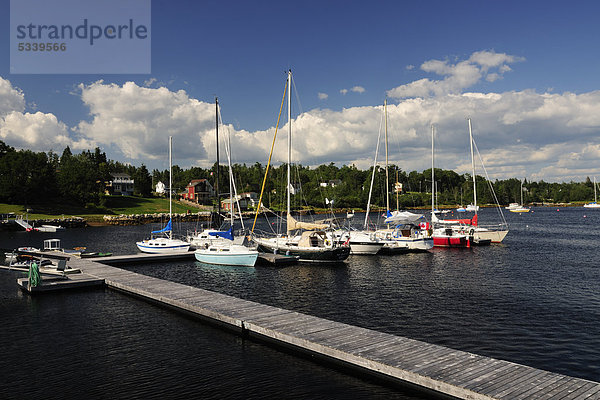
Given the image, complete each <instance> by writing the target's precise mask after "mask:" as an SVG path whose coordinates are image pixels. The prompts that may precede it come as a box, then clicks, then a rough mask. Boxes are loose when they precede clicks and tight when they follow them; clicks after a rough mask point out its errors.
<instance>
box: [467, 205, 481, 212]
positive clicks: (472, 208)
mask: <svg viewBox="0 0 600 400" xmlns="http://www.w3.org/2000/svg"><path fill="white" fill-rule="evenodd" d="M465 211H479V206H476V205H473V204H469V205H468V206H467V207H466V209H465Z"/></svg>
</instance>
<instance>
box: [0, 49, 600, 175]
mask: <svg viewBox="0 0 600 400" xmlns="http://www.w3.org/2000/svg"><path fill="white" fill-rule="evenodd" d="M519 60H520V59H517V58H516V57H513V56H508V55H506V54H496V53H493V52H477V53H473V55H472V56H471V57H470V58H469V59H468V60H465V61H459V62H455V63H451V62H448V61H437V60H432V61H428V62H426V63H424V64H423V66H422V70H423V71H425V72H430V73H439V74H442V76H444V77H445V78H444V79H443V80H441V81H431V80H428V79H421V80H417V81H415V82H412V83H410V84H408V85H405V92H406V93H408V92H409V91H411V92H412V93H413V94H415V93H423V95H422V96H410V97H409V98H405V99H403V100H401V101H400V102H399V103H397V104H388V133H389V137H390V139H389V159H390V162H392V163H394V164H396V165H399V166H400V167H401V168H402V169H404V170H407V171H412V170H418V171H421V170H423V169H427V168H429V167H430V165H431V159H430V154H431V153H430V152H431V138H430V125H431V123H435V124H436V126H437V138H436V166H437V167H439V168H445V169H453V170H455V171H457V172H459V173H464V172H469V170H470V155H469V143H468V132H467V123H466V118H467V117H471V118H472V121H473V133H474V135H475V140H476V143H477V145H478V148H479V150H480V152H481V155H482V157H483V160H484V163H485V166H486V168H487V170H488V172H489V173H490V177H491V178H492V179H495V178H499V179H503V178H508V177H515V176H516V177H527V178H528V179H535V180H539V179H544V180H547V181H562V180H582V179H585V177H586V176H593V175H598V176H599V177H600V165H597V164H598V161H597V160H598V159H599V158H600V134H599V133H600V90H599V91H591V92H587V93H581V94H575V93H569V92H565V93H551V92H546V93H537V92H535V91H534V90H522V91H507V92H503V93H477V92H464V90H465V88H467V87H468V86H469V85H472V84H473V82H475V83H476V82H479V81H481V80H483V79H488V80H493V79H499V78H501V76H502V73H504V72H506V71H509V70H510V68H509V67H508V63H513V62H516V61H519ZM397 89H398V88H396V89H393V91H396V90H397ZM350 90H351V89H343V90H342V91H341V93H346V94H347V93H348V92H349V91H350ZM78 94H79V95H80V96H81V99H82V101H83V103H84V104H85V105H86V106H87V107H89V110H90V115H91V118H90V119H89V121H81V122H80V123H79V124H78V125H77V126H76V127H74V128H73V129H69V127H67V126H66V125H65V124H64V123H62V122H61V121H60V120H58V119H57V118H56V117H55V116H54V115H53V114H48V113H44V112H41V111H40V112H36V113H35V114H31V113H24V110H25V98H24V94H23V93H22V92H20V91H19V90H18V89H14V88H13V87H12V85H11V84H10V82H9V81H7V80H2V79H1V78H0V140H4V141H6V142H7V143H8V144H9V145H12V146H15V147H25V148H31V149H33V150H37V151H47V150H49V149H50V148H52V149H55V150H60V149H61V148H62V147H64V146H66V145H70V146H71V147H72V148H73V149H93V147H95V146H99V147H102V148H103V149H107V150H108V149H111V150H113V153H114V151H115V150H118V154H115V155H113V156H112V158H115V159H118V160H120V161H123V162H127V161H130V162H132V163H133V164H136V165H139V164H140V163H141V162H144V163H146V165H148V166H149V167H152V165H155V166H156V167H161V166H162V167H164V166H165V162H164V160H166V153H167V138H168V136H169V135H172V136H174V161H175V163H177V164H179V165H180V166H182V167H189V166H191V165H199V166H208V165H211V164H212V163H213V162H214V158H215V156H214V153H215V137H214V136H215V135H214V104H210V103H206V102H202V101H199V100H197V99H194V98H191V97H190V96H189V95H188V93H187V92H185V91H183V90H180V91H171V90H169V89H167V88H165V87H158V88H146V87H143V86H138V85H136V84H135V83H133V82H127V83H125V84H123V85H122V86H120V85H117V84H112V83H104V82H102V81H99V82H96V83H92V84H90V85H80V86H79V92H78ZM322 94H325V93H322ZM320 97H323V96H320ZM223 114H224V116H226V114H227V111H226V110H224V112H223ZM226 122H227V121H226ZM282 125H283V126H280V127H279V133H278V135H279V138H278V140H277V143H276V147H275V154H274V156H273V160H275V162H279V161H284V160H286V159H287V149H286V137H287V127H286V126H285V123H283V122H282ZM380 129H383V124H382V106H381V105H376V106H364V107H352V108H346V109H342V110H329V109H313V110H309V111H307V112H304V113H302V114H300V115H298V116H296V117H295V119H294V120H293V132H294V141H293V144H294V148H293V159H294V161H295V162H299V163H302V164H304V165H320V164H323V163H329V162H332V161H333V162H336V163H338V164H339V165H342V164H355V165H356V166H357V167H359V168H368V167H370V165H371V163H372V160H373V156H374V151H375V147H376V141H377V134H378V132H379V131H380ZM221 132H223V133H225V132H230V133H231V134H232V136H233V137H232V140H231V142H232V145H233V161H234V162H240V163H250V164H253V163H255V162H257V161H258V162H260V163H262V164H264V163H265V162H266V160H267V157H268V151H269V149H270V146H271V141H272V139H273V135H274V132H275V128H274V127H270V128H268V129H265V130H261V131H254V132H250V131H246V130H243V129H235V128H234V127H233V126H232V125H226V126H224V127H223V128H222V130H221ZM223 148H224V147H221V149H222V150H221V151H223V153H222V157H223V159H224V150H223ZM381 151H382V152H383V150H381ZM121 154H122V155H123V156H124V157H125V158H126V159H123V158H124V157H122V156H121ZM109 155H110V152H109ZM379 160H383V154H380V156H379ZM161 162H162V163H161ZM482 173H483V172H482V170H481V169H480V168H479V167H478V174H482Z"/></svg>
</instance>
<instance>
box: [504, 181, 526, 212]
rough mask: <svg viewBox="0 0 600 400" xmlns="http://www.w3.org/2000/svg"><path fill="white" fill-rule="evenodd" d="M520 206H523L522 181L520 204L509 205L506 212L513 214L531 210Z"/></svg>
mask: <svg viewBox="0 0 600 400" xmlns="http://www.w3.org/2000/svg"><path fill="white" fill-rule="evenodd" d="M522 204H523V181H521V204H518V203H511V204H509V206H508V207H509V208H508V211H510V212H514V213H526V212H529V211H530V210H531V209H530V208H527V207H525V206H523V205H522Z"/></svg>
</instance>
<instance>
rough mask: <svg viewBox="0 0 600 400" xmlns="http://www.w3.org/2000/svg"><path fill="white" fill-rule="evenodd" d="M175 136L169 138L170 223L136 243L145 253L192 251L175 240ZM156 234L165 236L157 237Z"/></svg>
mask: <svg viewBox="0 0 600 400" xmlns="http://www.w3.org/2000/svg"><path fill="white" fill-rule="evenodd" d="M172 147H173V136H169V222H167V225H166V226H165V227H164V228H162V229H160V230H158V231H152V232H151V234H150V239H145V240H142V241H141V242H136V245H137V247H138V249H139V250H140V251H141V252H144V253H185V252H186V251H188V250H189V249H190V244H189V243H188V242H185V241H183V240H181V239H176V238H173V226H172V214H173V205H172V203H173V199H172V192H171V191H172V189H171V188H172V187H173V184H172V182H173V171H172V169H173V160H172V154H171V153H172ZM155 234H162V235H164V236H160V237H155V236H154V235H155Z"/></svg>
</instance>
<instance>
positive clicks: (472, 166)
mask: <svg viewBox="0 0 600 400" xmlns="http://www.w3.org/2000/svg"><path fill="white" fill-rule="evenodd" d="M467 121H469V143H470V144H471V168H472V170H473V205H474V206H475V215H477V183H476V180H475V158H474V156H473V131H472V130H471V118H467Z"/></svg>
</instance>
